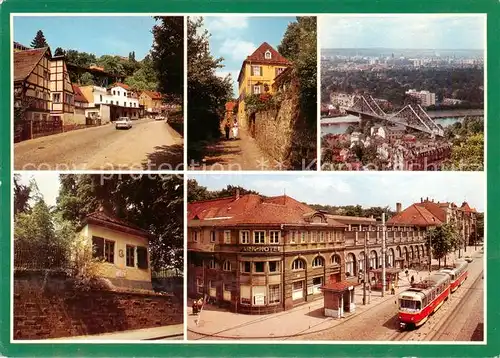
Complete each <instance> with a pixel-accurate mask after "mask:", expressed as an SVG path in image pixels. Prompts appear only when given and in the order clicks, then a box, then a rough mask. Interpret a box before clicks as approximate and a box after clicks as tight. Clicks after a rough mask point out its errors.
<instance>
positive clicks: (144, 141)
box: [14, 119, 184, 170]
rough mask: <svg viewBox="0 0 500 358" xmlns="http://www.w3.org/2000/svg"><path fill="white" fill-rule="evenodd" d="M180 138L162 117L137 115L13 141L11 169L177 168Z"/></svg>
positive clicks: (181, 157)
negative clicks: (125, 125)
mask: <svg viewBox="0 0 500 358" xmlns="http://www.w3.org/2000/svg"><path fill="white" fill-rule="evenodd" d="M183 153H184V152H183V139H182V137H181V136H180V135H179V134H178V133H177V132H175V131H174V130H173V129H172V128H171V127H170V126H169V125H168V124H167V123H165V121H163V120H162V121H155V120H153V119H140V120H137V121H133V127H132V128H131V129H129V130H124V129H123V130H117V129H115V126H114V124H106V125H103V126H99V127H93V128H86V129H80V130H74V131H70V132H66V133H61V134H56V135H51V136H46V137H41V138H36V139H33V140H27V141H24V142H20V143H16V144H15V145H14V169H15V170H88V169H97V170H124V169H125V170H126V169H136V170H139V169H141V170H142V169H146V170H175V169H177V170H180V169H182V164H183Z"/></svg>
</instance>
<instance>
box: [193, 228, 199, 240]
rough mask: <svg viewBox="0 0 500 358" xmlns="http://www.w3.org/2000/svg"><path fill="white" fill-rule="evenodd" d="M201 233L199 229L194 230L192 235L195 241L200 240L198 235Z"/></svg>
mask: <svg viewBox="0 0 500 358" xmlns="http://www.w3.org/2000/svg"><path fill="white" fill-rule="evenodd" d="M199 235H200V233H199V232H198V231H193V233H192V236H193V242H198V236H199Z"/></svg>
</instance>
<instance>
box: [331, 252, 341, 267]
mask: <svg viewBox="0 0 500 358" xmlns="http://www.w3.org/2000/svg"><path fill="white" fill-rule="evenodd" d="M330 263H331V264H332V265H340V256H339V255H336V254H334V255H332V258H331V259H330Z"/></svg>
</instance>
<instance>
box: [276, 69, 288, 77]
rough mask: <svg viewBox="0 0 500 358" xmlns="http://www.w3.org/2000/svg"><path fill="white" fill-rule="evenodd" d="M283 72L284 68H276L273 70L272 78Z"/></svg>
mask: <svg viewBox="0 0 500 358" xmlns="http://www.w3.org/2000/svg"><path fill="white" fill-rule="evenodd" d="M284 70H285V69H284V68H282V67H279V68H276V69H275V70H274V75H275V76H274V77H277V76H278V75H279V74H280V73H281V72H283V71H284Z"/></svg>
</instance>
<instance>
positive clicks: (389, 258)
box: [387, 249, 394, 267]
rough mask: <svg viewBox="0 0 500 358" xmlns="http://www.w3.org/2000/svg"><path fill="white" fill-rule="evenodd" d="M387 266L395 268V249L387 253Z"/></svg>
mask: <svg viewBox="0 0 500 358" xmlns="http://www.w3.org/2000/svg"><path fill="white" fill-rule="evenodd" d="M387 264H388V265H389V267H394V250H393V249H389V251H388V253H387Z"/></svg>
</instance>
